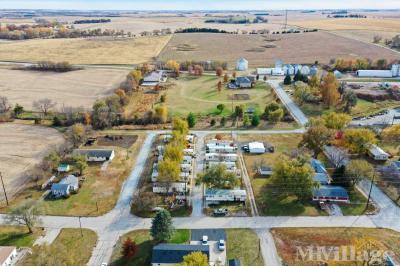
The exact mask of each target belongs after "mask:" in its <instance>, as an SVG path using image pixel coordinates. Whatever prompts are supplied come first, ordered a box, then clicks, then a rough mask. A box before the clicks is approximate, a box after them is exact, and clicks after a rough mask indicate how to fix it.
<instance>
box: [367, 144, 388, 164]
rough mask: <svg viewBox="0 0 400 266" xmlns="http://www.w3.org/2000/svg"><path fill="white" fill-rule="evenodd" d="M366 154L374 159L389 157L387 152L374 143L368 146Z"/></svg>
mask: <svg viewBox="0 0 400 266" xmlns="http://www.w3.org/2000/svg"><path fill="white" fill-rule="evenodd" d="M368 155H369V156H370V157H371V158H373V159H374V160H375V161H387V160H388V159H389V154H387V153H386V152H385V151H384V150H382V149H381V148H380V147H378V146H377V145H375V144H372V145H370V146H369V148H368Z"/></svg>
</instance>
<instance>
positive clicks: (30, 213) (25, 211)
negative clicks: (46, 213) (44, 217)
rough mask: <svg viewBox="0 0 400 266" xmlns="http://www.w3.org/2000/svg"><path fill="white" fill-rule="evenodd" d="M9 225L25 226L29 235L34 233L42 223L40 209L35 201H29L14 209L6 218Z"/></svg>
mask: <svg viewBox="0 0 400 266" xmlns="http://www.w3.org/2000/svg"><path fill="white" fill-rule="evenodd" d="M6 221H7V222H8V223H16V224H19V225H25V226H26V227H27V228H28V230H29V233H33V229H34V227H35V226H36V225H37V224H38V223H39V222H40V219H39V208H38V206H37V205H36V203H35V202H34V201H33V200H28V201H26V202H25V203H23V204H22V205H20V206H18V207H16V208H14V209H12V210H11V212H10V213H9V214H8V215H7V216H6Z"/></svg>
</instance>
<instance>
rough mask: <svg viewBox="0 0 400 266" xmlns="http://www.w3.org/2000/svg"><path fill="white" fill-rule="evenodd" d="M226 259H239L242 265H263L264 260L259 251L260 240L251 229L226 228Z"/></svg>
mask: <svg viewBox="0 0 400 266" xmlns="http://www.w3.org/2000/svg"><path fill="white" fill-rule="evenodd" d="M225 233H226V256H227V259H228V260H229V259H240V262H241V265H243V266H263V265H264V260H263V257H262V254H261V252H260V246H259V245H260V244H259V243H260V241H259V238H258V236H257V234H256V233H255V232H254V231H253V230H251V229H227V230H225Z"/></svg>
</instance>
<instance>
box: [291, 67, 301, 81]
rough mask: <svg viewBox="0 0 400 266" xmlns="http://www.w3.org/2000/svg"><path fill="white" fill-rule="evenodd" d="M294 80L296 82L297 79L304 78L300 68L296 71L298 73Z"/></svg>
mask: <svg viewBox="0 0 400 266" xmlns="http://www.w3.org/2000/svg"><path fill="white" fill-rule="evenodd" d="M293 80H294V81H295V82H296V81H301V80H303V75H302V74H301V72H300V70H298V71H297V72H296V75H294V78H293Z"/></svg>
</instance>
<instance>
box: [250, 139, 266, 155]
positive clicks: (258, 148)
mask: <svg viewBox="0 0 400 266" xmlns="http://www.w3.org/2000/svg"><path fill="white" fill-rule="evenodd" d="M249 152H250V153H253V154H261V153H265V146H264V143H262V142H250V143H249Z"/></svg>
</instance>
